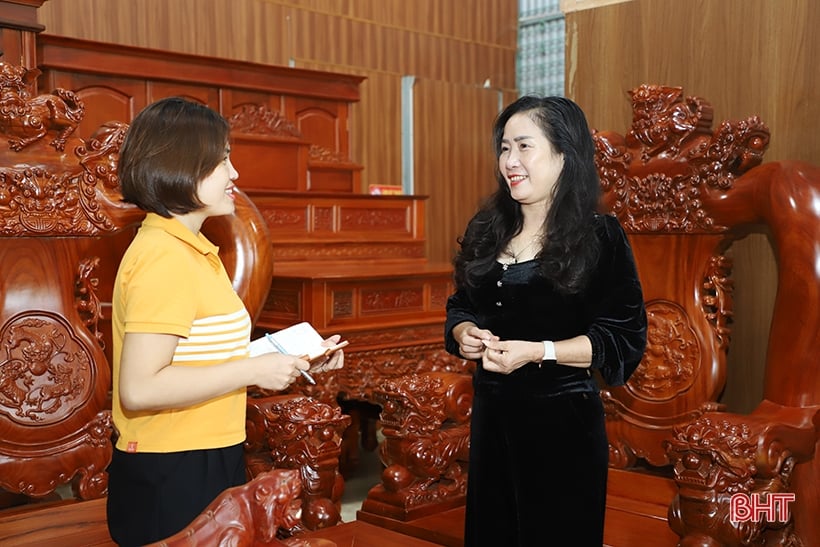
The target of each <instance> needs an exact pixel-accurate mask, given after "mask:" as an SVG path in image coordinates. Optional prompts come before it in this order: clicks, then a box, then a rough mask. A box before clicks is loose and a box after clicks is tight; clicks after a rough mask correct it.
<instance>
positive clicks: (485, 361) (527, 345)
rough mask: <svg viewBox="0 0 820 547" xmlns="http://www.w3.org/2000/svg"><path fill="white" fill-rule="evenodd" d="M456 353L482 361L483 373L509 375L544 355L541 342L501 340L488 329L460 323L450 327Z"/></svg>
mask: <svg viewBox="0 0 820 547" xmlns="http://www.w3.org/2000/svg"><path fill="white" fill-rule="evenodd" d="M453 337H454V338H455V339H456V341H457V342H458V347H459V352H460V353H461V356H462V357H464V358H465V359H471V360H476V359H481V360H482V366H483V368H484V370H489V371H491V372H498V373H500V374H509V373H511V372H513V371H514V370H516V369H518V368H520V367H521V366H523V365H526V364H527V363H531V362H538V361H540V360H541V358H542V357H543V355H544V345H543V344H542V343H541V342H528V341H524V340H503V341H502V340H501V339H500V338H499V337H498V336H496V335H495V334H493V333H492V332H490V331H489V330H487V329H480V328H478V327H477V326H476V325H474V324H472V323H461V324H459V325H456V326H455V328H453Z"/></svg>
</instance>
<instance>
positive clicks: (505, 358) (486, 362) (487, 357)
mask: <svg viewBox="0 0 820 547" xmlns="http://www.w3.org/2000/svg"><path fill="white" fill-rule="evenodd" d="M484 345H485V347H486V349H485V350H484V353H483V355H482V366H483V367H484V370H489V371H491V372H498V373H500V374H509V373H511V372H512V371H514V370H516V369H517V368H520V367H521V366H523V365H526V364H527V363H532V362H536V363H538V362H540V361H541V359H542V358H543V357H544V344H543V343H541V342H526V341H524V340H504V341H499V340H490V341H487V342H484Z"/></svg>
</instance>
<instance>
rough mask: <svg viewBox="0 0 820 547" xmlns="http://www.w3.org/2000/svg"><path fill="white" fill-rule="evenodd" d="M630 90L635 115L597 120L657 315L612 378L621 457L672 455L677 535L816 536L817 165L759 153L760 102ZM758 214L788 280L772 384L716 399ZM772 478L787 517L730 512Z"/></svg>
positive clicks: (616, 453) (777, 315) (722, 540)
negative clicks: (738, 402)
mask: <svg viewBox="0 0 820 547" xmlns="http://www.w3.org/2000/svg"><path fill="white" fill-rule="evenodd" d="M631 97H632V106H633V122H632V127H631V129H630V131H629V132H628V133H627V134H626V135H624V136H622V135H619V134H616V133H613V132H596V133H595V135H594V137H595V141H596V146H597V154H596V160H597V162H598V168H599V172H600V174H601V178H602V184H603V190H604V196H603V208H604V209H605V210H606V211H607V212H611V213H613V214H615V215H617V216H618V218H619V219H620V221H621V223H622V224H623V226H624V228H625V229H626V231H627V233H628V234H629V239H630V242H631V244H632V246H633V250H634V252H635V256H636V260H637V264H638V270H639V274H640V277H641V282H642V285H643V289H644V295H645V299H646V306H647V314H648V317H649V332H648V346H647V351H646V354H645V356H644V359H643V361H642V363H641V365H640V367H639V368H638V369H637V371H636V372H635V374H634V375H633V377H632V378H631V379H630V380H629V382H628V384H627V385H626V386H625V387H622V388H615V389H610V390H607V391H605V392H604V397H605V406H606V411H607V418H608V420H607V430H608V434H609V441H610V463H611V465H612V466H614V467H619V468H629V467H630V466H632V465H633V464H634V463H635V462H636V461H637V460H638V459H642V460H644V461H645V462H648V463H649V464H650V465H651V466H665V465H671V466H672V468H673V470H674V478H675V482H676V483H677V486H678V495H677V496H676V497H675V499H674V501H673V502H672V505H671V507H670V508H669V524H670V526H671V527H672V529H673V530H674V531H675V532H676V533H677V534H678V535H680V536H681V538H682V539H681V541H680V545H697V546H718V545H763V544H764V543H765V544H766V545H773V544H777V545H802V544H805V545H808V544H809V543H808V541H809V538H814V539H815V540H816V538H818V537H820V522H818V520H817V515H818V514H820V496H818V494H817V493H818V488H820V456H818V454H817V452H816V450H815V449H816V446H817V443H818V438H819V437H818V430H819V429H820V368H819V367H818V366H817V363H818V361H817V355H818V354H820V333H819V332H818V327H820V312H818V302H820V282H819V280H820V270H818V265H820V206H819V205H818V204H820V169H818V168H817V167H815V166H811V165H807V164H804V163H796V162H774V163H769V164H763V165H759V164H760V163H761V161H762V156H763V153H764V151H765V149H766V147H767V146H768V141H769V131H768V129H767V128H766V127H765V125H764V124H763V123H762V122H761V121H760V120H759V119H758V118H757V117H750V118H748V119H746V120H742V121H739V122H728V121H727V122H722V123H721V124H720V125H719V126H718V128H717V129H715V130H714V131H713V130H712V127H711V126H712V107H711V105H710V104H709V103H708V102H707V101H705V100H704V99H701V98H698V97H683V94H682V90H681V89H680V88H674V87H662V86H649V85H644V86H641V87H638V88H636V89H634V90H632V91H631ZM754 230H768V231H769V232H770V234H771V240H772V243H773V246H774V251H775V254H776V257H777V262H778V274H779V281H778V289H777V297H776V302H775V310H774V316H773V318H772V326H771V331H770V333H769V349H768V355H767V362H766V376H765V390H764V400H763V401H762V402H761V403H760V404H759V406H758V407H757V408H756V409H754V411H753V412H751V413H750V414H748V415H740V414H734V413H729V412H725V411H724V409H723V407H722V406H721V405H720V404H719V403H718V402H717V400H718V397H719V396H720V394H721V392H722V390H723V388H724V384H725V381H726V352H727V349H728V343H729V337H730V334H731V322H732V321H733V320H737V321H742V320H743V318H742V317H733V313H732V290H733V281H732V278H731V269H732V261H731V258H730V256H729V254H728V253H727V249H728V248H729V246H730V245H731V244H732V242H733V241H735V240H738V239H740V238H742V237H744V236H745V235H747V234H748V233H750V232H751V231H754ZM768 492H772V493H793V494H794V495H795V497H796V499H795V501H794V502H793V503H792V504H791V506H790V509H791V517H790V518H788V519H786V522H777V521H774V522H769V523H766V522H755V520H759V519H752V520H749V521H746V522H732V521H731V520H730V500H731V497H732V495H733V494H736V493H740V494H743V495H744V496H756V495H757V494H765V493H768ZM749 499H750V498H749ZM801 541H802V543H801Z"/></svg>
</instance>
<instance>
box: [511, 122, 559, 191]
mask: <svg viewBox="0 0 820 547" xmlns="http://www.w3.org/2000/svg"><path fill="white" fill-rule="evenodd" d="M563 168H564V155H563V154H561V153H559V152H556V151H555V149H554V148H553V146H552V143H551V142H550V141H549V140H548V139H547V137H546V136H545V135H544V132H543V131H542V130H541V128H540V127H539V126H538V124H537V123H535V122H534V121H533V120H532V118H531V117H530V115H529V114H528V113H527V112H519V113H518V114H515V115H513V116H512V117H511V118H510V119H509V120H508V121H507V123H506V125H505V126H504V136H503V138H502V140H501V152H500V154H499V156H498V169H499V171H500V172H501V174H502V175H503V176H504V180H506V181H507V185H508V186H509V188H510V194H511V196H512V198H513V199H514V200H516V201H517V202H519V203H521V204H527V205H530V204H536V203H542V202H543V203H544V204H546V205H547V206H549V204H550V202H551V201H552V192H553V189H554V188H555V185H556V183H557V182H558V177H559V176H560V175H561V171H562V169H563Z"/></svg>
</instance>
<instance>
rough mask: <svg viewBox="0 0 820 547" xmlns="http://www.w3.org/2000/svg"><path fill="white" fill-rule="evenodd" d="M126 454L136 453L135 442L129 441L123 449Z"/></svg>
mask: <svg viewBox="0 0 820 547" xmlns="http://www.w3.org/2000/svg"><path fill="white" fill-rule="evenodd" d="M125 451H126V452H136V451H137V442H136V441H131V442H129V443H128V447H127V448H126V449H125Z"/></svg>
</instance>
